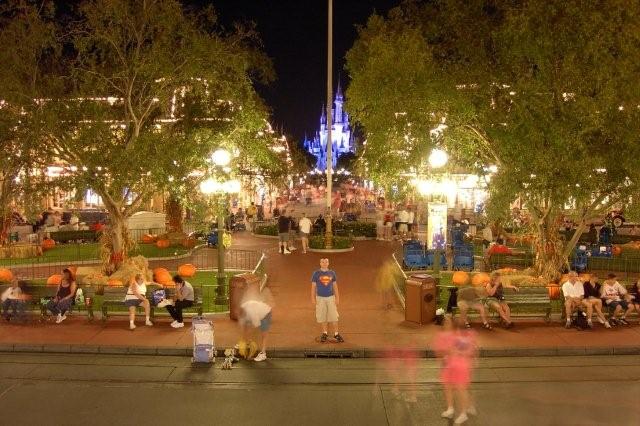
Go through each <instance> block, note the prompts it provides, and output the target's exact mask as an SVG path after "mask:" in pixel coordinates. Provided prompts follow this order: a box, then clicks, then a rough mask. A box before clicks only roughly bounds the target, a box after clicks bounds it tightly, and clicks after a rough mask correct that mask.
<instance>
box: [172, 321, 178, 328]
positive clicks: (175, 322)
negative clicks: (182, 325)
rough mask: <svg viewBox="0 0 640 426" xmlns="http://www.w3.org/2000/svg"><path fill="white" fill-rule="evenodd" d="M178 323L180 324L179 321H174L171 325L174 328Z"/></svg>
mask: <svg viewBox="0 0 640 426" xmlns="http://www.w3.org/2000/svg"><path fill="white" fill-rule="evenodd" d="M177 323H178V321H176V320H173V322H172V323H171V324H170V325H171V327H173V326H174V325H176V324H177Z"/></svg>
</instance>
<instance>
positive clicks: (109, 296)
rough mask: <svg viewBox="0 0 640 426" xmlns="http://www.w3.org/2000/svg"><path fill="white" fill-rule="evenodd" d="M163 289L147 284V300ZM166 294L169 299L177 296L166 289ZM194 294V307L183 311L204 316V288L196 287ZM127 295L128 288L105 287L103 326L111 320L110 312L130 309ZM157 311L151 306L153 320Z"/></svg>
mask: <svg viewBox="0 0 640 426" xmlns="http://www.w3.org/2000/svg"><path fill="white" fill-rule="evenodd" d="M161 288H162V286H161V285H159V284H147V294H146V297H147V299H148V300H152V298H153V292H154V291H155V290H158V289H161ZM165 292H166V297H167V298H168V299H171V298H173V296H174V294H175V289H174V288H166V289H165ZM193 293H194V299H195V300H194V303H193V306H191V307H189V308H185V309H183V312H185V313H196V314H198V315H202V301H203V295H202V288H201V287H195V286H194V287H193ZM126 294H127V288H126V287H105V289H104V294H103V296H102V308H101V310H102V322H103V324H104V323H106V321H107V319H108V318H109V311H112V312H113V311H122V310H125V311H128V307H127V305H125V303H124V297H125V296H126ZM140 309H142V307H140ZM155 309H156V307H155V306H153V305H151V312H150V315H151V318H153V317H154V316H155ZM160 309H163V308H160Z"/></svg>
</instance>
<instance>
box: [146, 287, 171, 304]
mask: <svg viewBox="0 0 640 426" xmlns="http://www.w3.org/2000/svg"><path fill="white" fill-rule="evenodd" d="M166 295H167V294H166V292H165V291H164V290H163V289H158V290H154V291H153V293H152V294H151V301H150V302H151V304H152V305H153V306H158V303H160V302H161V301H162V300H164V298H165V297H166Z"/></svg>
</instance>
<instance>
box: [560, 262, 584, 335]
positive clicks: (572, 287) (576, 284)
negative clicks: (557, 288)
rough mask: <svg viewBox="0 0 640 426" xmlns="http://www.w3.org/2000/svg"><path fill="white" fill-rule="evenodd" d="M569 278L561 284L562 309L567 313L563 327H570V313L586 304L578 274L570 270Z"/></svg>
mask: <svg viewBox="0 0 640 426" xmlns="http://www.w3.org/2000/svg"><path fill="white" fill-rule="evenodd" d="M568 276H569V278H568V279H567V281H565V283H564V284H562V295H563V296H564V309H565V313H566V315H567V322H566V323H565V325H564V326H565V328H571V314H573V312H574V311H577V310H579V308H580V307H582V306H586V305H585V303H584V286H583V285H582V283H581V282H580V281H578V274H577V273H576V272H575V271H571V272H569V274H568Z"/></svg>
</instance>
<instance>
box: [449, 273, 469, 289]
mask: <svg viewBox="0 0 640 426" xmlns="http://www.w3.org/2000/svg"><path fill="white" fill-rule="evenodd" d="M451 281H452V282H453V284H454V285H457V286H460V287H461V286H464V285H466V284H467V283H468V282H469V274H468V273H467V272H465V271H456V272H454V273H453V277H452V278H451Z"/></svg>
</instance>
